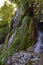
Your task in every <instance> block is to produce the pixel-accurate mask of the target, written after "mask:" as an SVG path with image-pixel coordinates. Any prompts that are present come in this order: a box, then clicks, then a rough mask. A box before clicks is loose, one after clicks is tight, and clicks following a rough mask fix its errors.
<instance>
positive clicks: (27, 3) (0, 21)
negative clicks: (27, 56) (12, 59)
mask: <svg viewBox="0 0 43 65" xmlns="http://www.w3.org/2000/svg"><path fill="white" fill-rule="evenodd" d="M37 1H38V0H37ZM37 1H36V2H35V3H37ZM10 2H11V3H13V4H16V7H17V8H18V9H20V12H19V14H18V17H17V22H16V27H15V28H12V26H13V24H12V23H14V21H13V16H14V15H15V14H16V12H15V11H14V6H13V5H12V4H8V3H7V2H6V1H5V3H4V5H3V6H2V7H1V9H0V15H1V16H0V44H2V43H3V47H2V48H0V49H1V50H0V63H2V61H1V59H3V58H5V57H7V56H9V55H12V54H14V53H15V52H17V51H19V50H26V49H27V48H28V47H30V46H31V45H32V43H31V40H30V39H29V35H30V29H29V27H30V22H31V21H32V18H34V15H37V14H38V13H37V12H38V11H37V10H38V9H39V8H40V7H38V6H37V7H33V4H34V0H10ZM36 5H37V4H36ZM34 6H35V5H34ZM37 8H38V9H37ZM38 15H39V14H38ZM14 29H16V34H15V36H14V38H13V40H12V43H11V45H10V46H9V47H7V46H8V41H9V39H10V38H11V35H12V34H13V33H14V31H15V30H14ZM2 64H3V63H2ZM0 65H1V64H0Z"/></svg>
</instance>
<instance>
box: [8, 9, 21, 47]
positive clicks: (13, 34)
mask: <svg viewBox="0 0 43 65" xmlns="http://www.w3.org/2000/svg"><path fill="white" fill-rule="evenodd" d="M19 11H20V9H18V10H17V11H16V13H15V16H14V17H13V19H12V20H11V22H12V23H13V24H12V26H13V29H14V32H13V33H12V35H11V37H10V39H9V40H8V45H7V47H9V46H10V45H11V43H12V40H13V38H14V36H15V34H16V23H17V18H18V15H19Z"/></svg>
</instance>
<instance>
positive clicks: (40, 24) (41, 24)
mask: <svg viewBox="0 0 43 65" xmlns="http://www.w3.org/2000/svg"><path fill="white" fill-rule="evenodd" d="M36 26H37V29H38V30H40V31H42V32H43V22H37V25H36Z"/></svg>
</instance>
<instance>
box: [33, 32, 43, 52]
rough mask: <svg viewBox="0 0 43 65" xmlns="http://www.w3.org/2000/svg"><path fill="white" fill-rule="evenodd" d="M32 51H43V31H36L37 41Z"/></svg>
mask: <svg viewBox="0 0 43 65" xmlns="http://www.w3.org/2000/svg"><path fill="white" fill-rule="evenodd" d="M34 52H38V53H40V52H43V32H41V31H38V41H37V43H36V44H35V48H34Z"/></svg>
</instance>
